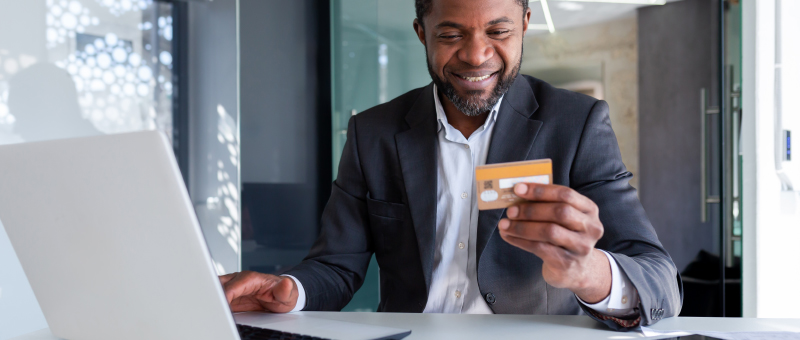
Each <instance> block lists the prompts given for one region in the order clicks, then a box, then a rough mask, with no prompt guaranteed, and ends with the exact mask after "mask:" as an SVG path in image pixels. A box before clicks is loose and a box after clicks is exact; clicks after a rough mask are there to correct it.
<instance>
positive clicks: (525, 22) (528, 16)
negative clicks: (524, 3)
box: [522, 8, 531, 37]
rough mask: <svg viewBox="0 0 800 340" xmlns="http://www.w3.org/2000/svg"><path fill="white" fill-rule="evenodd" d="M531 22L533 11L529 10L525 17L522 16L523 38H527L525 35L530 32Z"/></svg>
mask: <svg viewBox="0 0 800 340" xmlns="http://www.w3.org/2000/svg"><path fill="white" fill-rule="evenodd" d="M530 21H531V9H530V8H528V10H527V12H525V15H523V16H522V36H523V37H524V36H525V33H527V32H528V23H529V22H530Z"/></svg>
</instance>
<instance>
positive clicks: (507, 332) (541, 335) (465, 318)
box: [12, 312, 800, 340]
mask: <svg viewBox="0 0 800 340" xmlns="http://www.w3.org/2000/svg"><path fill="white" fill-rule="evenodd" d="M300 313H301V314H304V315H309V316H313V317H318V318H326V319H332V320H341V321H349V322H357V323H364V324H370V325H379V326H388V327H396V328H405V329H411V330H412V332H411V335H409V336H408V337H407V338H406V339H408V340H415V339H463V340H470V339H476V340H477V339H481V340H484V339H498V340H499V339H518V338H521V336H522V335H535V337H536V338H537V339H559V340H571V339H576V340H577V339H580V340H584V339H615V340H618V339H635V338H644V336H643V335H642V334H641V333H637V332H627V333H621V332H614V331H610V330H608V329H606V328H605V326H604V325H601V324H600V323H598V322H596V321H594V320H592V319H590V318H589V317H587V316H542V315H466V314H406V313H338V312H300ZM652 328H653V329H657V330H697V331H700V330H704V331H721V332H745V331H746V332H760V331H783V332H800V319H746V318H669V319H664V320H661V321H659V322H658V323H657V324H656V325H654V326H653V327H652ZM658 338H665V336H662V337H654V338H652V339H658ZM12 340H57V338H55V337H54V336H53V335H51V334H50V331H49V330H48V329H43V330H41V331H38V332H33V333H30V334H27V335H24V336H21V337H17V338H14V339H12Z"/></svg>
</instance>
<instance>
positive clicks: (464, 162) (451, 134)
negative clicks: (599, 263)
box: [286, 85, 639, 317]
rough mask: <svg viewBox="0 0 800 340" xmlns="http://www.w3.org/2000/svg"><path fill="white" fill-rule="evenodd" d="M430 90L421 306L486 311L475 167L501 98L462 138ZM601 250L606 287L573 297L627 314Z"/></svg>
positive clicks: (631, 304)
mask: <svg viewBox="0 0 800 340" xmlns="http://www.w3.org/2000/svg"><path fill="white" fill-rule="evenodd" d="M433 95H434V98H435V102H436V118H437V120H438V122H439V129H438V141H439V145H438V146H439V152H438V172H437V177H438V178H437V179H438V185H437V193H436V196H437V203H436V250H435V254H434V262H433V275H432V276H431V286H430V290H429V292H428V302H427V304H426V305H425V309H424V311H423V312H424V313H469V314H491V313H492V309H491V308H489V305H488V304H487V303H486V301H485V300H484V299H483V297H482V296H481V293H480V289H479V288H478V273H477V263H476V251H475V247H476V239H477V230H478V201H477V199H476V197H475V195H476V192H477V189H476V188H475V167H476V166H479V165H484V164H486V156H487V154H488V152H489V142H490V141H491V137H492V132H493V130H494V125H495V121H496V120H497V114H498V110H499V109H500V103H501V102H502V101H503V99H502V98H500V100H498V101H497V104H495V106H494V107H493V108H492V111H491V113H489V116H488V117H487V118H486V122H485V123H484V124H483V125H482V126H481V127H479V128H478V129H477V130H475V132H473V133H472V135H471V136H469V138H465V137H464V135H462V134H461V132H460V131H458V130H457V129H456V128H454V127H453V126H452V125H450V124H449V123H448V122H447V116H446V115H445V113H444V108H443V107H442V103H441V101H440V100H439V95H438V91H437V89H436V86H435V85H434V86H433ZM603 253H604V254H605V255H606V256H607V257H608V261H609V263H610V264H611V293H610V294H609V295H608V296H607V297H606V298H605V299H604V300H602V301H600V302H598V303H595V304H588V303H585V302H584V301H583V300H581V299H580V298H578V301H580V303H582V304H584V305H585V306H587V307H589V308H591V309H593V310H595V311H597V312H599V313H602V314H605V315H609V316H617V317H622V316H629V315H632V314H634V310H633V309H634V308H635V307H636V306H637V305H638V304H639V295H638V293H637V292H636V290H635V288H634V287H633V285H632V284H631V282H630V280H629V279H628V277H627V275H625V273H623V272H622V271H621V270H620V269H619V266H618V264H617V262H616V261H615V260H614V258H613V257H611V255H609V254H608V253H606V252H603ZM286 276H289V277H291V278H292V279H293V280H294V281H295V282H296V283H297V288H298V290H299V293H300V296H299V297H298V299H297V305H296V306H295V308H294V310H293V311H299V310H302V309H303V308H304V307H305V301H306V294H305V290H304V289H303V285H302V283H300V280H298V279H297V278H295V277H293V276H291V275H286ZM576 297H577V296H576Z"/></svg>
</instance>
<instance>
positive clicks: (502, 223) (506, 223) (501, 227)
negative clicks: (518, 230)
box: [497, 219, 511, 230]
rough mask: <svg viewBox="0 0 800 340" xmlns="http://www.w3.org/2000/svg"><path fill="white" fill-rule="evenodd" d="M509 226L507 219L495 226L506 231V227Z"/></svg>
mask: <svg viewBox="0 0 800 340" xmlns="http://www.w3.org/2000/svg"><path fill="white" fill-rule="evenodd" d="M510 224H511V222H509V221H508V220H507V219H502V220H500V223H498V224H497V226H498V227H500V229H503V230H505V229H508V226H509V225H510Z"/></svg>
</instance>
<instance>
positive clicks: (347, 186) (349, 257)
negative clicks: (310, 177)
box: [286, 117, 373, 311]
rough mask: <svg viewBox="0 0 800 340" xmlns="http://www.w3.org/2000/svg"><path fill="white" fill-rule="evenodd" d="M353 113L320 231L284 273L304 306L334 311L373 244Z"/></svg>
mask: <svg viewBox="0 0 800 340" xmlns="http://www.w3.org/2000/svg"><path fill="white" fill-rule="evenodd" d="M355 118H356V117H351V118H350V122H349V123H348V126H347V142H346V143H345V146H344V151H343V152H342V158H341V161H340V163H339V173H338V176H337V178H336V180H335V181H334V182H333V187H332V189H331V196H330V199H329V200H328V204H327V205H326V206H325V210H324V211H323V213H322V221H321V229H320V235H319V237H318V238H317V240H316V241H315V242H314V245H313V246H312V248H311V251H310V252H309V254H308V256H307V257H306V258H305V259H304V260H303V262H301V263H300V264H299V265H297V266H295V267H294V268H292V269H291V270H289V271H287V272H286V274H288V275H291V276H294V277H295V278H297V279H298V280H299V281H300V282H302V284H303V287H304V289H305V292H306V306H305V308H304V309H303V310H306V311H339V310H341V309H342V308H344V306H346V305H347V303H348V302H350V299H352V297H353V294H355V292H356V291H357V290H358V289H359V288H360V287H361V284H363V283H364V276H365V275H366V273H367V267H368V266H369V261H370V258H371V257H372V253H373V245H372V241H371V236H370V230H369V218H368V215H367V206H366V195H367V188H366V183H365V181H364V176H363V173H362V171H361V160H360V159H359V155H358V141H357V133H356V120H355Z"/></svg>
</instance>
